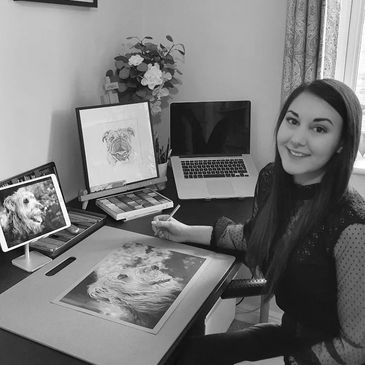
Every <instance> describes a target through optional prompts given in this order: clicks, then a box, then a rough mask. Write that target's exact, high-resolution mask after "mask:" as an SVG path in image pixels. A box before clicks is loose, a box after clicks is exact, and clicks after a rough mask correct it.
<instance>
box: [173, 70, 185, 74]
mask: <svg viewBox="0 0 365 365" xmlns="http://www.w3.org/2000/svg"><path fill="white" fill-rule="evenodd" d="M175 71H176V72H177V73H178V74H179V75H182V74H183V73H182V72H181V71H180V70H178V69H176V70H175Z"/></svg>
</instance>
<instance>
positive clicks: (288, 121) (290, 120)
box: [286, 117, 299, 125]
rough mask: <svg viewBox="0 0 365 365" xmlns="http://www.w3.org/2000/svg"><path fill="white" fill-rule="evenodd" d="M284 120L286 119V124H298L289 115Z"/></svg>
mask: <svg viewBox="0 0 365 365" xmlns="http://www.w3.org/2000/svg"><path fill="white" fill-rule="evenodd" d="M286 121H287V123H288V124H291V125H297V124H299V123H298V121H297V120H296V119H294V118H291V117H287V118H286Z"/></svg>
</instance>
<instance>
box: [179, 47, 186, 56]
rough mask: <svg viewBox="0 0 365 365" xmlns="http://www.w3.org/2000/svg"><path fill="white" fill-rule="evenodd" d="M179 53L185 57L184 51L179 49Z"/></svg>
mask: <svg viewBox="0 0 365 365" xmlns="http://www.w3.org/2000/svg"><path fill="white" fill-rule="evenodd" d="M177 51H178V52H179V53H181V54H182V55H183V56H185V52H184V51H182V50H181V49H178V50H177Z"/></svg>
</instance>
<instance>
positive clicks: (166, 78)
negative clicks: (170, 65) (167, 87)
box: [162, 71, 172, 81]
mask: <svg viewBox="0 0 365 365" xmlns="http://www.w3.org/2000/svg"><path fill="white" fill-rule="evenodd" d="M162 77H163V79H164V81H167V80H171V79H172V75H171V74H170V72H165V71H164V72H163V73H162Z"/></svg>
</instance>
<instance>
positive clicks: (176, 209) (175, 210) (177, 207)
mask: <svg viewBox="0 0 365 365" xmlns="http://www.w3.org/2000/svg"><path fill="white" fill-rule="evenodd" d="M180 206H181V205H180V204H178V205H177V206H176V207H175V209H174V210H173V211H172V212H171V213H170V215H169V216H168V217H167V219H166V220H167V221H169V220H170V219H171V218H172V217H173V216H174V214H175V213H176V212H177V211H178V210H179V209H180Z"/></svg>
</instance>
